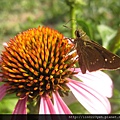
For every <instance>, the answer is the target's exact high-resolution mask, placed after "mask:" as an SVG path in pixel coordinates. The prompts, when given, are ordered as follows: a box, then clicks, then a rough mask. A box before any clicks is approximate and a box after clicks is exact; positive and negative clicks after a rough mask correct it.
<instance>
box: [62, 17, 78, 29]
mask: <svg viewBox="0 0 120 120" xmlns="http://www.w3.org/2000/svg"><path fill="white" fill-rule="evenodd" d="M72 20H74V21H76V20H75V19H70V20H68V21H67V22H66V23H65V24H64V25H63V27H66V28H69V27H68V26H67V24H68V23H69V22H70V21H72ZM69 29H71V30H72V28H69Z"/></svg>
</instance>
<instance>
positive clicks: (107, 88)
mask: <svg viewBox="0 0 120 120" xmlns="http://www.w3.org/2000/svg"><path fill="white" fill-rule="evenodd" d="M73 69H74V68H73ZM73 69H71V70H73ZM74 70H75V71H76V72H79V73H78V74H76V75H75V76H76V77H77V78H79V79H80V80H81V81H83V82H84V83H85V84H86V85H89V86H91V87H92V88H94V89H95V90H96V91H98V92H99V93H100V94H102V95H104V96H106V97H109V98H110V97H112V94H113V82H112V80H111V78H110V77H109V76H108V75H107V74H105V73H104V72H102V71H96V72H88V71H87V72H86V74H82V73H81V70H80V69H79V68H76V69H74Z"/></svg>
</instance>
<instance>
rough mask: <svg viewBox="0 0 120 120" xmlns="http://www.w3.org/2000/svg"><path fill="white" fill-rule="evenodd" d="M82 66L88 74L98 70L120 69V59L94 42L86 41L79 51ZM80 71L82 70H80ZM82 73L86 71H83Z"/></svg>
mask: <svg viewBox="0 0 120 120" xmlns="http://www.w3.org/2000/svg"><path fill="white" fill-rule="evenodd" d="M81 54H82V55H81V57H80V59H82V62H83V63H82V64H84V65H82V64H80V66H86V69H87V70H88V71H89V72H92V71H96V70H99V69H111V70H112V69H117V68H120V57H119V56H117V55H115V54H113V53H111V52H110V51H108V50H106V49H105V48H103V47H102V46H101V45H99V44H97V43H96V42H94V41H86V45H85V46H84V49H82V50H81ZM81 70H82V68H81ZM83 72H84V73H85V72H86V71H85V70H84V69H83Z"/></svg>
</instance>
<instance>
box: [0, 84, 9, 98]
mask: <svg viewBox="0 0 120 120" xmlns="http://www.w3.org/2000/svg"><path fill="white" fill-rule="evenodd" d="M7 88H8V87H7V86H6V85H5V84H3V85H1V86H0V100H2V98H3V97H4V96H5V95H6V90H7Z"/></svg>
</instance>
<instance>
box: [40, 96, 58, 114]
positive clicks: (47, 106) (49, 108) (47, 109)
mask: <svg viewBox="0 0 120 120" xmlns="http://www.w3.org/2000/svg"><path fill="white" fill-rule="evenodd" d="M55 113H56V112H55V109H54V106H53V103H52V101H51V100H50V98H49V96H47V95H46V96H44V97H43V96H42V97H41V100H40V110H39V114H55Z"/></svg>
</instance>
